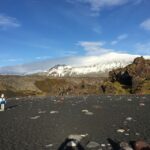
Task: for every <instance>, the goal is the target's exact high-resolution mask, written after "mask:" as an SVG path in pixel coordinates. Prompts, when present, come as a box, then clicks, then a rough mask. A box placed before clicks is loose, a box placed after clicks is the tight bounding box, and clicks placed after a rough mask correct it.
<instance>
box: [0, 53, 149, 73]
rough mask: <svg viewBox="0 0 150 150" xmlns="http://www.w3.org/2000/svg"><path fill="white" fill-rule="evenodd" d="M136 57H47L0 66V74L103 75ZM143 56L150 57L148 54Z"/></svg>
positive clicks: (116, 55)
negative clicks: (45, 58) (31, 61)
mask: <svg viewBox="0 0 150 150" xmlns="http://www.w3.org/2000/svg"><path fill="white" fill-rule="evenodd" d="M136 57H139V56H138V55H131V54H122V53H107V54H103V55H100V56H72V57H64V58H57V59H47V60H43V61H37V62H33V63H28V64H22V65H17V66H6V67H0V74H15V75H16V74H17V75H27V74H34V73H39V72H40V73H41V74H48V75H50V76H80V75H87V74H88V75H92V76H93V74H94V75H96V74H98V75H100V74H101V75H102V74H104V75H105V74H108V71H110V70H112V69H113V68H118V67H124V66H126V65H128V64H130V63H131V62H132V61H133V60H134V58H136ZM144 57H145V58H150V56H144ZM56 64H65V65H59V67H58V66H55V65H56ZM53 66H55V67H53ZM51 67H53V68H51ZM50 68H51V69H50ZM49 69H50V70H49Z"/></svg>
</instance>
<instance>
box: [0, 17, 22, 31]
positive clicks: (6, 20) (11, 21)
mask: <svg viewBox="0 0 150 150" xmlns="http://www.w3.org/2000/svg"><path fill="white" fill-rule="evenodd" d="M10 27H15V28H16V27H20V24H19V23H18V21H17V19H16V18H13V17H9V16H6V15H3V14H0V28H3V29H7V28H10Z"/></svg>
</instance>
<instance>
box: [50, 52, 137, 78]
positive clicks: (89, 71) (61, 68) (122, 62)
mask: <svg viewBox="0 0 150 150" xmlns="http://www.w3.org/2000/svg"><path fill="white" fill-rule="evenodd" d="M136 57H137V55H129V54H119V53H109V54H106V55H103V56H101V57H100V58H99V62H98V63H96V64H92V65H84V66H78V67H72V66H68V65H56V66H54V67H52V68H51V69H50V70H49V71H48V76H53V77H64V76H73V77H75V76H88V75H94V76H96V75H97V76H106V75H108V72H109V71H111V70H112V69H116V68H123V67H125V66H127V65H128V64H130V63H132V61H133V60H134V59H135V58H136Z"/></svg>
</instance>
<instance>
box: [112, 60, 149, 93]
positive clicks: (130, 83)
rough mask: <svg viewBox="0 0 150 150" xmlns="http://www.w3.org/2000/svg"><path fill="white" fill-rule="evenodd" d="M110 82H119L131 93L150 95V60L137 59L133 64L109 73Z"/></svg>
mask: <svg viewBox="0 0 150 150" xmlns="http://www.w3.org/2000/svg"><path fill="white" fill-rule="evenodd" d="M109 80H110V81H111V82H112V83H114V82H119V83H120V84H122V85H124V88H126V89H130V92H131V93H142V94H148V93H150V60H145V59H144V58H143V57H138V58H136V59H135V60H134V61H133V63H132V64H130V65H128V66H126V67H125V68H119V69H116V70H113V71H110V72H109Z"/></svg>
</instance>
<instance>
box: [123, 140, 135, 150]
mask: <svg viewBox="0 0 150 150" xmlns="http://www.w3.org/2000/svg"><path fill="white" fill-rule="evenodd" d="M120 148H121V150H133V149H132V147H130V146H129V144H128V143H127V142H121V143H120Z"/></svg>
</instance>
